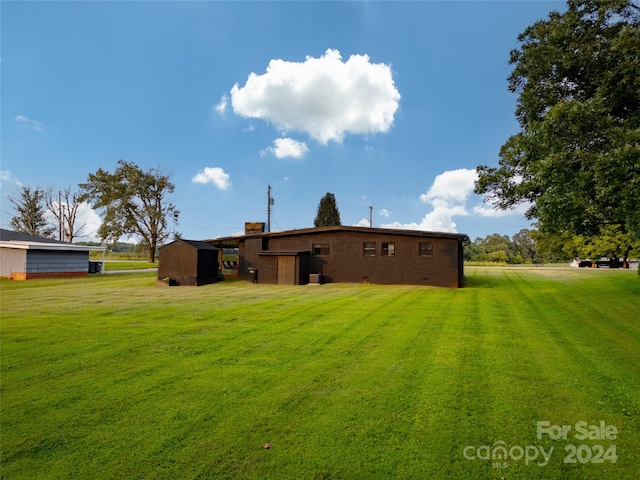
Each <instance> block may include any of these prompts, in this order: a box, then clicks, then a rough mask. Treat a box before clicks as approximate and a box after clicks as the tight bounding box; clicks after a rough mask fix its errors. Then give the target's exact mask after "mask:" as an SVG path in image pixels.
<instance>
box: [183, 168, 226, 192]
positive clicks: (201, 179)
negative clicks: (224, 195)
mask: <svg viewBox="0 0 640 480" xmlns="http://www.w3.org/2000/svg"><path fill="white" fill-rule="evenodd" d="M191 181H192V182H193V183H202V184H203V185H206V184H208V183H211V184H213V185H215V186H216V187H218V188H219V189H220V190H227V189H228V188H229V187H231V180H230V177H229V174H228V173H225V171H224V170H223V169H222V168H220V167H205V168H204V170H203V171H202V172H199V173H198V174H196V175H195V176H194V177H193V178H192V179H191Z"/></svg>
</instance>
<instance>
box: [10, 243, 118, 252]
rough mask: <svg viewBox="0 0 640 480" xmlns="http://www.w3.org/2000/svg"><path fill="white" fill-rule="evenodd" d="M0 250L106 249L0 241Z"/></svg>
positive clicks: (70, 244)
mask: <svg viewBox="0 0 640 480" xmlns="http://www.w3.org/2000/svg"><path fill="white" fill-rule="evenodd" d="M0 247H1V248H12V249H14V250H52V251H72V252H91V251H96V250H97V251H104V250H105V249H106V248H107V247H92V246H89V245H74V244H73V243H67V244H65V243H46V242H18V241H8V242H3V241H0Z"/></svg>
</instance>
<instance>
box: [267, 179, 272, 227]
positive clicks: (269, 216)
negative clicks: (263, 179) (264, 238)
mask: <svg viewBox="0 0 640 480" xmlns="http://www.w3.org/2000/svg"><path fill="white" fill-rule="evenodd" d="M268 187H269V188H267V232H270V231H271V205H273V198H272V197H271V185H268Z"/></svg>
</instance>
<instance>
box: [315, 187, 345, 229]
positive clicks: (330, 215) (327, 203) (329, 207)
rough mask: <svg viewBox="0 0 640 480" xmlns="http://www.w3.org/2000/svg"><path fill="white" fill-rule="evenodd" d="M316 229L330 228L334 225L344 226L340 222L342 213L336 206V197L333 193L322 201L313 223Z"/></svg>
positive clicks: (328, 194)
mask: <svg viewBox="0 0 640 480" xmlns="http://www.w3.org/2000/svg"><path fill="white" fill-rule="evenodd" d="M313 225H314V226H315V227H330V226H334V225H342V222H341V221H340V212H339V211H338V206H337V205H336V197H334V196H333V193H327V194H326V195H325V196H324V197H322V199H321V200H320V204H319V205H318V213H317V215H316V219H315V220H314V221H313Z"/></svg>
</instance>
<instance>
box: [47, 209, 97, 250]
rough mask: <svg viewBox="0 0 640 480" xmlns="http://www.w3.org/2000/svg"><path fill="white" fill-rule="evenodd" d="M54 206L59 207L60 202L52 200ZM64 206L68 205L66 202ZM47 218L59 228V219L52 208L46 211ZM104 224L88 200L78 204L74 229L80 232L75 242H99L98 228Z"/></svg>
mask: <svg viewBox="0 0 640 480" xmlns="http://www.w3.org/2000/svg"><path fill="white" fill-rule="evenodd" d="M52 204H53V207H54V208H58V202H52ZM62 206H63V208H64V207H65V206H67V204H66V203H62ZM45 218H46V219H47V221H48V222H49V223H50V224H51V225H55V226H56V228H57V225H58V220H56V217H55V216H54V215H53V213H51V211H50V210H48V209H47V210H46V211H45ZM100 225H102V219H101V218H100V216H99V215H98V214H97V213H96V211H95V210H94V209H93V208H91V205H90V204H89V203H87V202H82V203H81V204H80V205H78V210H77V211H76V219H75V223H74V230H75V231H77V232H78V235H77V236H76V237H75V238H74V239H73V241H74V242H99V241H100V237H99V236H98V228H100ZM56 231H57V230H56Z"/></svg>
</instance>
